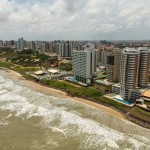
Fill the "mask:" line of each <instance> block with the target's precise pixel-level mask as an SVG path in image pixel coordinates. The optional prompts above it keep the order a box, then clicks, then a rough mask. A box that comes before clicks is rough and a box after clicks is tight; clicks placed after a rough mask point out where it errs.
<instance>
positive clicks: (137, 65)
mask: <svg viewBox="0 0 150 150" xmlns="http://www.w3.org/2000/svg"><path fill="white" fill-rule="evenodd" d="M149 61H150V50H149V49H147V48H145V47H143V48H138V49H135V48H125V49H124V50H123V51H122V53H121V65H120V95H121V97H122V98H123V99H124V100H128V101H133V100H135V98H138V97H140V94H139V91H140V90H138V92H136V91H137V89H140V88H146V86H147V84H148V70H149V67H150V66H149Z"/></svg>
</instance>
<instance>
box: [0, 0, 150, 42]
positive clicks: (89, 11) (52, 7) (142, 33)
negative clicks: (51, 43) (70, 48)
mask: <svg viewBox="0 0 150 150" xmlns="http://www.w3.org/2000/svg"><path fill="white" fill-rule="evenodd" d="M149 4H150V2H149V1H147V0H132V1H129V0H122V1H119V0H112V1H109V0H76V1H75V0H74V1H70V0H57V1H56V0H32V1H31V0H0V24H1V31H0V39H2V40H11V39H14V40H17V39H18V37H24V38H25V39H27V40H57V39H60V40H104V39H106V40H148V39H149V34H150V30H149V29H150V22H149V16H150V15H149V14H150V10H149V8H148V6H149ZM143 29H144V30H143Z"/></svg>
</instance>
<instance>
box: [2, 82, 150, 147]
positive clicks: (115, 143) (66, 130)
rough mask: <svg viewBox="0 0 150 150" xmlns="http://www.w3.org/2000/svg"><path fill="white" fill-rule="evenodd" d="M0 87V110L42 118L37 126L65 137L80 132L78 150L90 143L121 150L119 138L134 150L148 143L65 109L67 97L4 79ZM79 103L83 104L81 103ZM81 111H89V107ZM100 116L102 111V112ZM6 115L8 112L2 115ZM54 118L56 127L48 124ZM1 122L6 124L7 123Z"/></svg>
mask: <svg viewBox="0 0 150 150" xmlns="http://www.w3.org/2000/svg"><path fill="white" fill-rule="evenodd" d="M0 88H1V89H0V110H2V111H5V110H9V111H10V112H15V115H16V116H21V115H23V114H24V115H25V116H26V118H31V117H42V119H41V125H43V126H46V127H49V128H52V131H53V132H56V133H60V134H63V135H65V136H66V137H68V138H69V137H79V138H80V135H82V139H81V141H82V142H81V146H80V148H81V149H86V148H89V149H90V147H93V145H94V146H95V147H100V146H103V147H105V146H107V147H110V148H112V149H121V148H120V146H119V142H120V141H126V142H127V143H129V144H130V145H132V147H133V148H134V149H141V148H142V147H146V148H147V147H148V148H149V145H146V144H145V143H144V141H146V143H148V142H150V140H149V139H147V138H144V137H143V138H142V137H139V138H136V137H134V136H133V135H131V136H130V135H127V134H124V133H121V132H119V131H116V130H117V129H116V130H114V129H110V128H108V127H106V126H104V125H103V124H102V123H100V122H97V121H94V120H91V119H89V118H85V117H84V115H83V114H82V113H81V112H78V111H76V110H68V109H67V102H69V100H65V99H64V100H63V99H62V101H61V100H59V99H60V98H57V97H54V96H47V95H44V94H42V93H39V92H36V91H33V90H30V89H29V88H27V87H23V86H21V85H16V84H14V83H13V81H11V80H6V81H5V82H3V83H1V84H0ZM51 102H53V103H51ZM55 104H56V105H55ZM59 105H60V107H59ZM64 105H65V106H64ZM69 105H70V106H72V107H73V105H75V106H78V105H80V104H79V103H78V102H70V103H69ZM69 105H68V106H69ZM81 106H82V107H86V106H83V105H82V104H81ZM81 106H80V107H81ZM85 110H86V111H90V113H92V110H90V109H85ZM96 111H98V110H96ZM88 113H89V112H88ZM103 115H105V114H104V113H103ZM9 117H11V115H10V116H7V117H6V118H9ZM22 117H23V116H22ZM104 117H105V116H104ZM106 119H107V118H106ZM112 119H113V118H112ZM56 120H58V122H59V125H58V126H57V127H51V123H52V122H53V121H56ZM4 123H5V124H6V123H7V122H3V124H4ZM111 123H113V121H112V122H111ZM133 127H134V125H133ZM142 141H143V142H142ZM129 149H130V148H129Z"/></svg>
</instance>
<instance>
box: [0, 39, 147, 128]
mask: <svg viewBox="0 0 150 150" xmlns="http://www.w3.org/2000/svg"><path fill="white" fill-rule="evenodd" d="M0 67H1V69H5V68H8V69H11V70H14V71H16V72H19V73H20V74H22V76H23V77H24V78H26V79H29V80H33V81H35V82H38V83H39V84H42V85H45V86H48V87H52V88H55V89H60V90H62V91H64V92H66V93H67V94H68V95H70V96H72V97H81V98H85V99H87V100H90V101H94V102H97V103H100V104H103V105H106V106H109V107H112V108H114V109H117V110H118V111H120V112H121V113H123V114H124V116H125V117H126V118H128V119H130V120H131V121H133V122H136V123H137V124H140V125H142V126H144V127H148V128H150V41H60V40H59V41H25V40H24V39H23V38H20V39H18V40H17V41H14V40H11V41H2V40H0Z"/></svg>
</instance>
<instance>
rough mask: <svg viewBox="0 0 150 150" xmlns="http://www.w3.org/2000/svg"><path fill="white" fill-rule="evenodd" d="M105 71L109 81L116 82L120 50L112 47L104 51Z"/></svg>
mask: <svg viewBox="0 0 150 150" xmlns="http://www.w3.org/2000/svg"><path fill="white" fill-rule="evenodd" d="M105 57H106V72H107V80H108V81H109V82H114V83H118V82H119V77H120V57H121V50H120V49H113V50H112V51H111V52H105Z"/></svg>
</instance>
